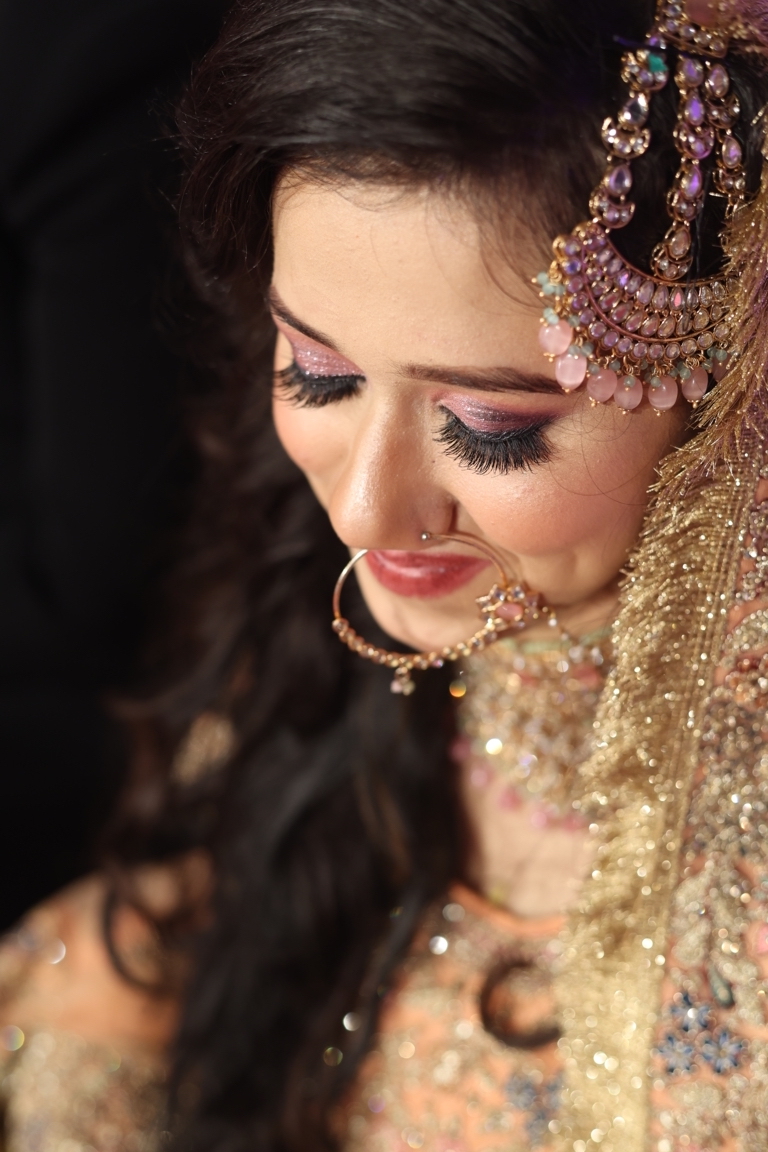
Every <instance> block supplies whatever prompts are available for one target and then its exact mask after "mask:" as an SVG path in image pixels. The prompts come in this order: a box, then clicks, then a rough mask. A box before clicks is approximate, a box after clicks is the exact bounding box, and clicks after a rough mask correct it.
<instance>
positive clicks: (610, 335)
mask: <svg viewBox="0 0 768 1152" xmlns="http://www.w3.org/2000/svg"><path fill="white" fill-rule="evenodd" d="M618 342H619V334H618V332H616V331H615V329H613V328H609V329H608V331H607V332H606V334H605V336H603V347H604V348H615V347H616V345H617V344H618Z"/></svg>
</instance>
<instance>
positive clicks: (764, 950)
mask: <svg viewBox="0 0 768 1152" xmlns="http://www.w3.org/2000/svg"><path fill="white" fill-rule="evenodd" d="M755 952H756V953H757V955H758V956H766V955H768V924H761V925H760V926H759V928H758V929H757V936H756V938H755Z"/></svg>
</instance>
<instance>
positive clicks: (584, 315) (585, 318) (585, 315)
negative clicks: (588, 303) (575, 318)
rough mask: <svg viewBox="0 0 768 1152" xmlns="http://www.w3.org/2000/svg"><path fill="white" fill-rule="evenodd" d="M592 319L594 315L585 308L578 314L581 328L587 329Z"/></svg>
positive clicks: (589, 309) (590, 310)
mask: <svg viewBox="0 0 768 1152" xmlns="http://www.w3.org/2000/svg"><path fill="white" fill-rule="evenodd" d="M594 318H595V313H594V312H593V311H592V309H591V308H585V309H584V311H583V312H581V313H580V314H579V324H580V325H581V327H582V328H588V327H589V325H590V324H591V323H592V321H593V320H594Z"/></svg>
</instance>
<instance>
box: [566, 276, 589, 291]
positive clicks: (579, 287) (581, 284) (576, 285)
mask: <svg viewBox="0 0 768 1152" xmlns="http://www.w3.org/2000/svg"><path fill="white" fill-rule="evenodd" d="M565 286H566V288H567V289H568V291H569V292H574V293H575V292H582V291H583V290H584V288H585V286H586V281H585V280H584V277H583V276H571V278H570V280H567V281H566V284H565Z"/></svg>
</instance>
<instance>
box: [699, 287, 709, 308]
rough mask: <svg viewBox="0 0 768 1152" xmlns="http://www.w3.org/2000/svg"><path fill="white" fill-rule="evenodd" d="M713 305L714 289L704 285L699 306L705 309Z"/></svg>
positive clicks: (700, 291)
mask: <svg viewBox="0 0 768 1152" xmlns="http://www.w3.org/2000/svg"><path fill="white" fill-rule="evenodd" d="M711 303H712V289H711V288H710V286H709V284H702V286H701V288H699V304H701V305H702V306H703V307H704V308H708V307H709V306H710V304H711Z"/></svg>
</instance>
